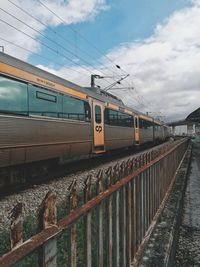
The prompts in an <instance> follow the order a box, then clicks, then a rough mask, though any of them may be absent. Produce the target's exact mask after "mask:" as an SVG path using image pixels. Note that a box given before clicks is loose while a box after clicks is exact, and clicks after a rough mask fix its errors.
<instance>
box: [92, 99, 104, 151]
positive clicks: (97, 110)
mask: <svg viewBox="0 0 200 267" xmlns="http://www.w3.org/2000/svg"><path fill="white" fill-rule="evenodd" d="M92 108H93V114H94V115H93V151H92V152H93V153H95V154H99V153H103V152H105V137H104V105H103V103H100V102H95V101H94V102H93V104H92Z"/></svg>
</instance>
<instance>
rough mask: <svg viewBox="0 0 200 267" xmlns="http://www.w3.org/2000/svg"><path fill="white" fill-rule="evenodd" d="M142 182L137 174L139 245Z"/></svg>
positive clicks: (138, 236)
mask: <svg viewBox="0 0 200 267" xmlns="http://www.w3.org/2000/svg"><path fill="white" fill-rule="evenodd" d="M140 182H141V180H140V177H139V176H137V182H136V184H137V243H138V247H139V245H140V237H141V233H140V230H141V225H140V221H141V218H140V214H141V212H140V209H141V205H140V203H141V201H140V195H141V194H140V192H141V191H140V190H141V187H140V184H141V183H140Z"/></svg>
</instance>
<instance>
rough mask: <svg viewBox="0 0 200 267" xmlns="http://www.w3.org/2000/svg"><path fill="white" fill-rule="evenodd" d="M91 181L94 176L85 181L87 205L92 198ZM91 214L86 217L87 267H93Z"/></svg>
mask: <svg viewBox="0 0 200 267" xmlns="http://www.w3.org/2000/svg"><path fill="white" fill-rule="evenodd" d="M91 179H92V176H91V175H90V176H88V177H87V179H86V180H85V190H84V193H85V203H87V202H88V201H89V200H90V199H91V196H92V190H91ZM91 231H92V230H91V212H89V213H87V214H86V216H85V257H86V266H87V267H92V246H91V242H92V238H91V235H92V234H91Z"/></svg>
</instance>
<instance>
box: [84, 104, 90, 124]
mask: <svg viewBox="0 0 200 267" xmlns="http://www.w3.org/2000/svg"><path fill="white" fill-rule="evenodd" d="M84 107H85V121H90V120H91V109H90V104H89V103H88V102H84Z"/></svg>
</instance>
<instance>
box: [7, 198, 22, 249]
mask: <svg viewBox="0 0 200 267" xmlns="http://www.w3.org/2000/svg"><path fill="white" fill-rule="evenodd" d="M22 210H23V204H22V203H17V205H16V206H15V207H14V208H13V209H12V211H11V216H10V217H11V226H10V248H11V250H13V249H15V248H16V247H18V246H20V245H21V244H22V243H23V226H22Z"/></svg>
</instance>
